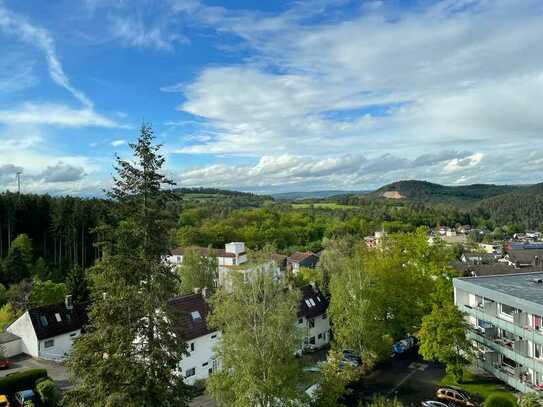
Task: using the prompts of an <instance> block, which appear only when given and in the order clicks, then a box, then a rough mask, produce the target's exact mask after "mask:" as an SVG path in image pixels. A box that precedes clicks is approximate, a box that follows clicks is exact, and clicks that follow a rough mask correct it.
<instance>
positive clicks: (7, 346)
mask: <svg viewBox="0 0 543 407" xmlns="http://www.w3.org/2000/svg"><path fill="white" fill-rule="evenodd" d="M1 346H2V352H3V354H4V356H5V357H6V358H11V357H13V356H17V355H20V354H21V353H23V351H22V347H23V340H22V339H16V340H14V341H11V342H6V343H3V344H2V345H1Z"/></svg>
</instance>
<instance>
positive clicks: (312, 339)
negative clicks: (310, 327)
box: [309, 336, 315, 345]
mask: <svg viewBox="0 0 543 407" xmlns="http://www.w3.org/2000/svg"><path fill="white" fill-rule="evenodd" d="M309 343H310V344H311V345H315V337H314V336H312V337H311V338H309Z"/></svg>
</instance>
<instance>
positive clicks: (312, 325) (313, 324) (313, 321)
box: [308, 318, 315, 328]
mask: <svg viewBox="0 0 543 407" xmlns="http://www.w3.org/2000/svg"><path fill="white" fill-rule="evenodd" d="M308 322H309V328H315V320H314V319H313V318H311V319H309V320H308Z"/></svg>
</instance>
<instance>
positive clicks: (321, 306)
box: [298, 284, 328, 318]
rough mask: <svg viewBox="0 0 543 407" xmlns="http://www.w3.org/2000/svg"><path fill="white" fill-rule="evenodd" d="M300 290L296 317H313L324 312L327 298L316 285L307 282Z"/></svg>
mask: <svg viewBox="0 0 543 407" xmlns="http://www.w3.org/2000/svg"><path fill="white" fill-rule="evenodd" d="M300 290H301V292H302V299H301V300H300V304H299V306H298V317H306V318H315V317H316V316H319V315H322V314H324V313H325V312H326V309H327V308H328V300H327V299H326V297H325V296H324V295H322V293H321V291H320V290H319V289H318V288H317V287H316V286H312V285H311V284H308V285H305V286H303V287H302V288H300Z"/></svg>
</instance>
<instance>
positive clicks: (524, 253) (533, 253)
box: [509, 249, 543, 265]
mask: <svg viewBox="0 0 543 407" xmlns="http://www.w3.org/2000/svg"><path fill="white" fill-rule="evenodd" d="M536 257H537V258H539V260H541V259H543V250H540V249H524V250H509V258H510V259H511V261H513V262H514V263H518V264H519V265H520V264H533V263H534V262H535V260H536Z"/></svg>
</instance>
